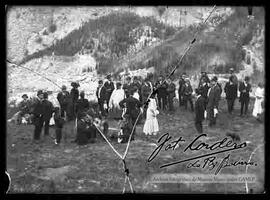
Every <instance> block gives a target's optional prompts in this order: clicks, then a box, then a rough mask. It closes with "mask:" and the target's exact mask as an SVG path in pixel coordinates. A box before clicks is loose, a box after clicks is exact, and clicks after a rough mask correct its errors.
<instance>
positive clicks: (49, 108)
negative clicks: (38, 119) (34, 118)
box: [42, 92, 54, 137]
mask: <svg viewBox="0 0 270 200" xmlns="http://www.w3.org/2000/svg"><path fill="white" fill-rule="evenodd" d="M43 96H44V99H43V101H42V106H43V113H42V120H43V123H44V136H45V137H47V136H49V126H50V119H51V117H52V113H53V112H54V108H53V104H52V102H50V101H49V100H48V93H47V92H44V93H43ZM43 123H42V126H43Z"/></svg>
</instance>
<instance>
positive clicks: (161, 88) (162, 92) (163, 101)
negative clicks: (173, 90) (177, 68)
mask: <svg viewBox="0 0 270 200" xmlns="http://www.w3.org/2000/svg"><path fill="white" fill-rule="evenodd" d="M163 80H164V79H163V76H159V78H158V82H157V83H156V85H155V87H156V88H157V99H158V106H159V109H162V110H165V109H166V107H167V88H168V84H167V83H166V82H164V83H162V82H163Z"/></svg>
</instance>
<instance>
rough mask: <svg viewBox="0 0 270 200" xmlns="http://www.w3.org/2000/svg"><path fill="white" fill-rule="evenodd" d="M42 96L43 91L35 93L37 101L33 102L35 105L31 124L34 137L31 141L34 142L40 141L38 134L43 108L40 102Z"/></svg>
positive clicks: (40, 128) (40, 127)
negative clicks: (33, 127)
mask: <svg viewBox="0 0 270 200" xmlns="http://www.w3.org/2000/svg"><path fill="white" fill-rule="evenodd" d="M43 98H44V95H43V91H42V90H39V91H38V92H37V99H36V100H35V103H34V105H33V111H32V114H33V124H34V126H35V129H34V136H33V140H34V142H37V141H39V139H40V134H41V130H42V126H43V119H42V118H43V106H42V101H43Z"/></svg>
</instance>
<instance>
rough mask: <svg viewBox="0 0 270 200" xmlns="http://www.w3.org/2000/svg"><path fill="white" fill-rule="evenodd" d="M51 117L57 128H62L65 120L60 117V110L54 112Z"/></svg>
mask: <svg viewBox="0 0 270 200" xmlns="http://www.w3.org/2000/svg"><path fill="white" fill-rule="evenodd" d="M53 118H54V122H55V126H56V127H57V128H63V126H64V124H65V120H64V118H63V117H61V115H60V112H55V114H54V117H53Z"/></svg>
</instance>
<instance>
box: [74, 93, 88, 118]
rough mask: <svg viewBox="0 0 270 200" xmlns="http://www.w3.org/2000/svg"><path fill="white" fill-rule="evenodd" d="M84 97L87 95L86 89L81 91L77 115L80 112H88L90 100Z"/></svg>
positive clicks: (77, 104)
mask: <svg viewBox="0 0 270 200" xmlns="http://www.w3.org/2000/svg"><path fill="white" fill-rule="evenodd" d="M84 97H85V93H84V91H81V92H80V99H79V100H78V101H77V103H76V110H75V111H76V116H78V114H79V113H80V112H86V111H87V110H88V109H89V102H88V100H87V99H85V98H84Z"/></svg>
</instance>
